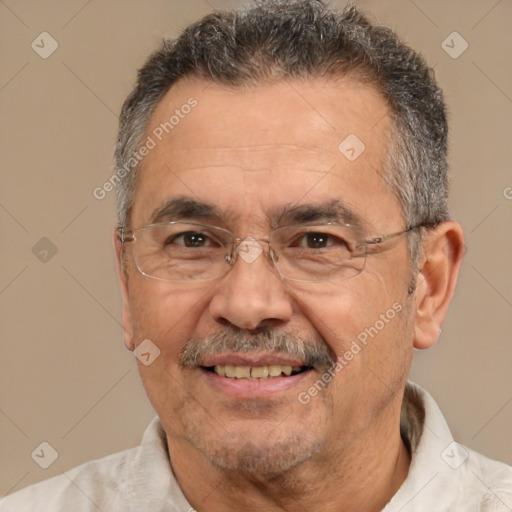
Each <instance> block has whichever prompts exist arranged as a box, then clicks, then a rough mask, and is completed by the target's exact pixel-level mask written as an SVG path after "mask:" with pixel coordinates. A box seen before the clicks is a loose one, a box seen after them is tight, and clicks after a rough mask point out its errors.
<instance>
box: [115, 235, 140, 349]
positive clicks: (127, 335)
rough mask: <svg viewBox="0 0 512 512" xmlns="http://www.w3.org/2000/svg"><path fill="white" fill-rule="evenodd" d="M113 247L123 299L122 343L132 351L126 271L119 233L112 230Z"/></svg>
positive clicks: (132, 341)
mask: <svg viewBox="0 0 512 512" xmlns="http://www.w3.org/2000/svg"><path fill="white" fill-rule="evenodd" d="M114 247H115V255H116V266H117V276H118V278H119V284H120V285H121V295H122V300H123V311H122V328H123V337H124V345H125V347H126V348H127V349H128V350H130V351H132V352H133V350H135V344H134V340H133V322H132V314H131V310H130V304H129V301H128V272H127V270H126V268H125V265H124V261H123V245H122V243H121V240H120V239H119V233H118V232H117V231H115V232H114Z"/></svg>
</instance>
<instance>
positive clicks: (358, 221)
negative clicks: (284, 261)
mask: <svg viewBox="0 0 512 512" xmlns="http://www.w3.org/2000/svg"><path fill="white" fill-rule="evenodd" d="M318 221H321V222H338V223H340V224H349V225H351V226H354V227H356V228H360V229H369V228H370V225H369V223H368V222H367V221H365V220H364V219H363V218H362V217H361V216H360V215H358V214H357V213H356V212H354V211H353V210H351V209H350V208H348V207H347V206H346V205H344V204H343V203H342V202H341V201H340V200H339V199H333V200H331V201H328V202H325V203H319V204H297V205H294V204H289V205H286V206H285V207H284V209H283V210H281V212H279V213H278V212H277V211H276V212H274V214H273V215H272V216H271V223H272V227H273V228H277V227H279V226H283V225H285V226H286V225H292V224H305V223H309V222H318Z"/></svg>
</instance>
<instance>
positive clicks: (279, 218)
mask: <svg viewBox="0 0 512 512" xmlns="http://www.w3.org/2000/svg"><path fill="white" fill-rule="evenodd" d="M225 217H226V215H225V214H224V215H223V213H222V212H221V211H220V210H219V209H218V208H217V207H216V206H215V205H213V204H211V203H207V202H204V201H198V200H196V199H192V198H189V197H177V198H173V199H169V200H167V201H166V202H165V203H164V204H163V205H162V206H160V207H158V208H157V209H156V210H155V211H154V212H153V214H152V215H151V217H150V222H149V223H150V224H157V223H160V222H172V221H176V220H191V221H201V222H207V223H211V224H219V223H222V219H223V218H225ZM228 217H230V218H233V217H234V215H233V213H232V212H230V213H229V214H228ZM226 220H228V219H226ZM311 222H338V223H340V224H349V225H351V226H354V227H356V228H360V229H369V227H370V225H369V223H368V222H367V221H365V220H364V219H363V218H362V217H361V216H360V215H358V214H357V213H355V212H354V211H353V210H351V209H350V208H348V207H347V206H346V205H344V204H343V203H342V202H341V201H340V200H339V199H333V200H330V201H327V202H324V203H313V204H308V203H306V204H287V205H285V206H284V207H282V206H281V207H279V208H276V209H275V210H274V211H273V212H271V214H270V225H271V228H272V229H276V228H278V227H284V226H291V225H294V224H306V223H311Z"/></svg>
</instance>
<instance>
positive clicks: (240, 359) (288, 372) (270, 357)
mask: <svg viewBox="0 0 512 512" xmlns="http://www.w3.org/2000/svg"><path fill="white" fill-rule="evenodd" d="M201 367H202V368H203V369H204V370H207V371H209V372H213V373H215V374H217V375H219V376H220V377H225V378H227V379H246V380H256V379H257V380H265V379H276V378H279V377H290V376H292V375H297V374H299V373H302V372H304V371H306V370H309V369H311V367H309V366H307V365H305V364H304V363H302V362H301V361H299V360H297V359H291V358H290V357H287V356H286V355H280V354H240V353H238V354H224V355H219V356H214V357H210V358H208V359H207V360H206V361H204V363H203V364H201Z"/></svg>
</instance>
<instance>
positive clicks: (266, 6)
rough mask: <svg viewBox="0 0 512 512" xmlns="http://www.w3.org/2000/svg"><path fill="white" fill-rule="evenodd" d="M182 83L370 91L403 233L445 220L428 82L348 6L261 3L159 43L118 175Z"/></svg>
mask: <svg viewBox="0 0 512 512" xmlns="http://www.w3.org/2000/svg"><path fill="white" fill-rule="evenodd" d="M187 76H197V77H199V78H204V79H207V80H210V81H213V82H216V83H221V84H226V85H231V86H240V87H243V86H250V85H253V84H260V83H265V82H272V81H277V80H283V79H288V78H291V79H293V78H302V79H303V78H311V79H317V78H320V79H322V78H326V77H336V76H348V77H350V78H353V79H354V80H357V81H359V82H361V83H366V84H370V85H372V86H374V87H375V88H376V89H377V90H378V91H379V92H380V93H381V94H382V95H383V97H384V99H385V100H386V102H387V104H388V105H389V108H390V111H391V116H392V126H393V136H392V142H391V144H390V148H389V150H388V153H387V157H386V165H385V169H384V179H385V180H386V182H387V183H388V185H389V186H390V188H391V190H392V191H393V193H394V194H395V196H396V197H397V199H398V201H399V203H400V205H401V208H402V212H403V217H404V219H405V222H406V225H407V226H406V227H413V226H418V225H422V226H427V227H433V226H435V225H437V224H439V223H440V222H443V221H446V220H448V218H449V214H448V206H447V195H448V193H447V189H448V178H447V160H446V154H447V131H448V128H447V122H446V112H445V106H444V101H443V95H442V92H441V90H440V88H439V87H438V86H437V84H436V82H435V78H434V72H433V70H432V69H431V68H429V67H428V66H427V64H426V63H425V61H424V59H423V57H422V56H421V55H420V54H418V53H417V52H415V51H414V50H412V49H411V48H409V47H408V46H406V45H405V44H404V43H402V42H401V41H400V39H399V38H398V37H397V36H396V34H395V33H394V32H393V31H391V30H390V29H388V28H385V27H382V26H378V25H375V24H372V23H371V22H370V21H369V19H368V18H367V17H366V16H364V15H363V14H362V13H361V12H360V11H359V10H358V9H357V8H356V7H355V6H352V5H351V6H348V7H346V8H344V9H342V10H338V11H336V10H332V9H330V8H328V7H326V6H325V5H324V3H323V2H322V1H321V0H292V1H283V0H269V1H264V0H260V1H259V2H258V3H256V4H254V5H252V6H249V7H242V8H239V9H235V10H229V11H217V12H214V13H212V14H209V15H207V16H205V17H204V18H203V19H202V20H200V21H198V22H196V23H193V24H191V25H189V26H188V27H187V28H186V29H185V30H184V31H183V33H182V34H181V35H180V36H179V37H178V38H176V39H173V40H164V42H163V45H162V46H161V48H160V49H159V50H158V51H157V52H155V53H154V54H153V55H152V56H151V57H150V58H149V59H148V61H147V62H146V64H145V65H144V66H143V67H142V68H141V69H140V70H139V73H138V80H137V83H136V85H135V88H134V89H133V91H132V92H131V94H130V95H129V96H128V98H127V99H126V101H125V103H124V105H123V108H122V112H121V116H120V128H119V136H118V139H117V143H116V147H115V156H116V164H117V167H118V169H127V168H129V166H127V162H128V161H129V159H130V158H131V157H132V155H133V154H135V153H136V152H137V151H138V149H139V148H140V146H141V145H142V143H143V138H144V135H145V133H146V130H147V129H148V124H149V120H150V117H151V115H152V113H153V112H154V110H155V107H156V105H157V104H158V102H159V101H160V100H161V99H162V97H163V96H164V95H165V94H166V92H167V91H168V90H169V89H170V88H171V87H172V85H173V84H174V83H176V82H177V81H178V80H179V79H180V78H183V77H187ZM139 167H140V165H135V166H133V168H131V169H130V172H125V173H123V174H124V176H123V179H121V180H120V182H119V185H118V189H117V193H118V220H119V223H120V225H122V226H126V225H127V224H128V223H129V219H130V213H131V208H132V205H133V200H134V195H135V189H136V183H137V170H138V168H139Z"/></svg>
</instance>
